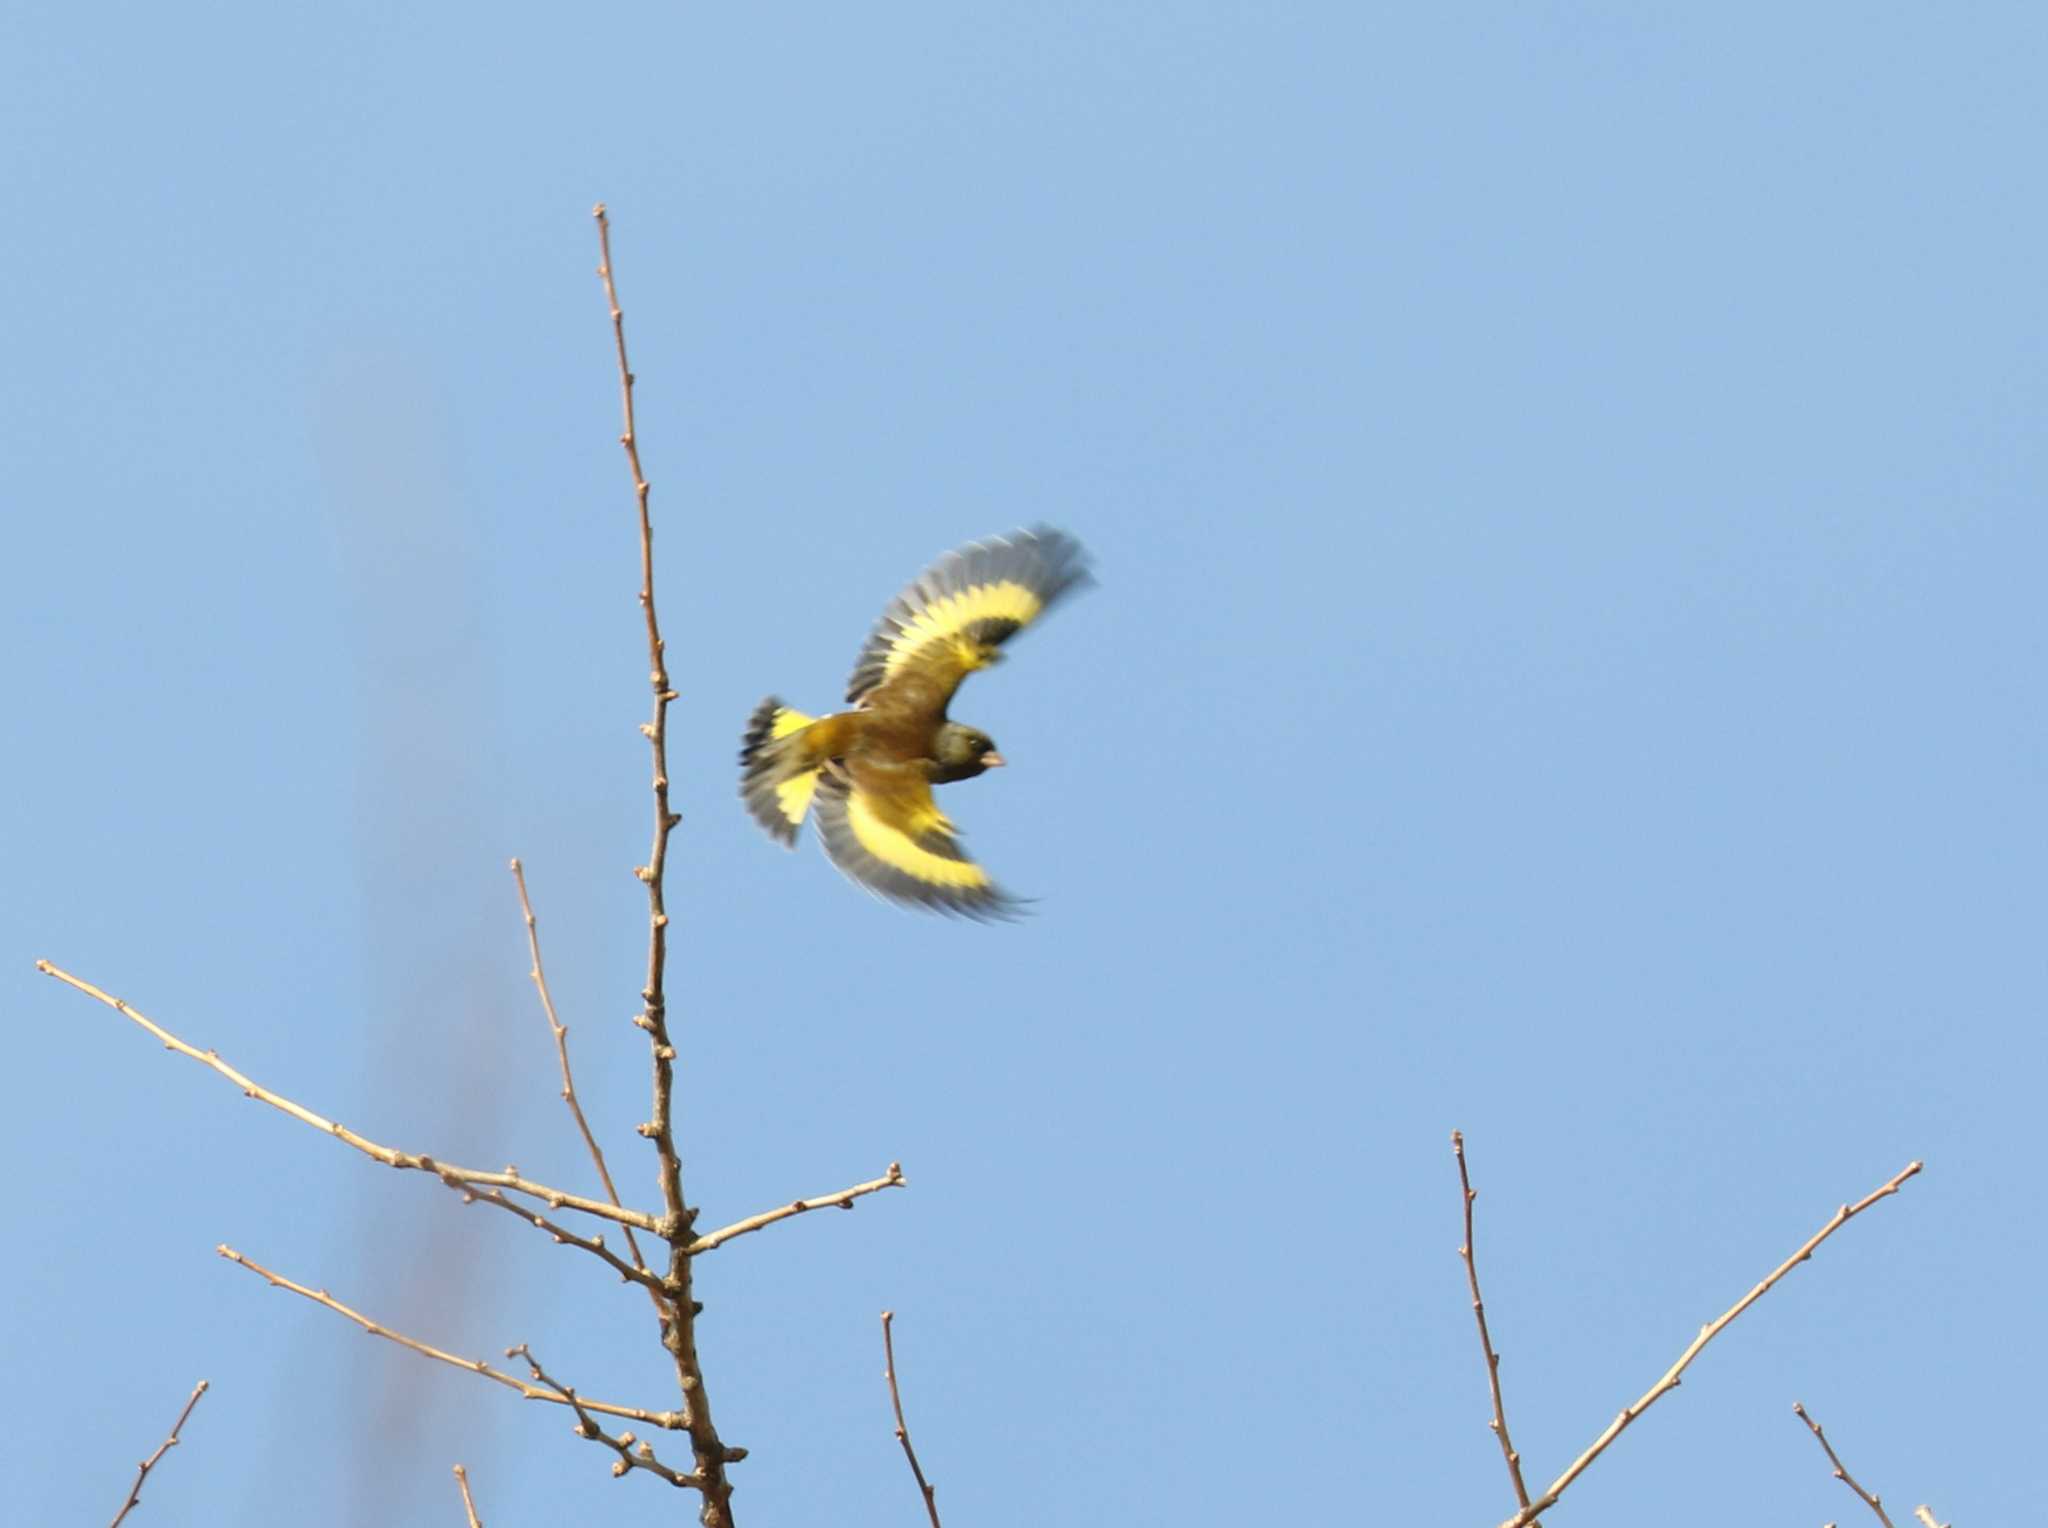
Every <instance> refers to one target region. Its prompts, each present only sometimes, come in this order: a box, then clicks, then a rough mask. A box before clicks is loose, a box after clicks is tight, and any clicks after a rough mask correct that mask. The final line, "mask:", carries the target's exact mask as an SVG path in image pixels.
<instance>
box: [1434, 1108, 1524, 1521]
mask: <svg viewBox="0 0 2048 1528" xmlns="http://www.w3.org/2000/svg"><path fill="white" fill-rule="evenodd" d="M1451 1154H1452V1155H1453V1156H1455V1157H1456V1158H1457V1159H1458V1188H1459V1189H1460V1191H1461V1193H1462V1197H1463V1200H1464V1206H1465V1242H1464V1245H1463V1246H1461V1247H1459V1248H1458V1256H1459V1257H1461V1258H1463V1259H1464V1260H1465V1280H1466V1282H1467V1283H1468V1284H1470V1285H1471V1286H1472V1319H1473V1320H1475V1321H1477V1322H1478V1323H1479V1351H1480V1352H1482V1353H1483V1354H1485V1355H1486V1385H1487V1388H1488V1389H1489V1390H1490V1391H1492V1392H1493V1421H1492V1422H1491V1423H1489V1424H1488V1425H1489V1426H1490V1427H1492V1429H1493V1436H1494V1439H1495V1440H1496V1441H1497V1442H1498V1443H1499V1444H1500V1451H1501V1454H1502V1456H1503V1457H1504V1458H1505V1459H1506V1460H1507V1462H1508V1479H1509V1480H1511V1481H1512V1482H1514V1487H1515V1501H1516V1503H1517V1504H1518V1505H1520V1506H1523V1507H1526V1506H1528V1505H1529V1487H1528V1486H1527V1485H1526V1484H1524V1482H1523V1480H1522V1456H1521V1455H1520V1454H1518V1453H1516V1452H1515V1445H1514V1441H1513V1440H1512V1439H1511V1438H1509V1437H1508V1414H1507V1409H1506V1408H1505V1407H1504V1406H1503V1405H1502V1404H1501V1395H1500V1354H1499V1353H1497V1352H1495V1351H1494V1347H1493V1335H1492V1334H1491V1333H1490V1332H1489V1331H1488V1330H1487V1329H1486V1302H1485V1301H1484V1300H1482V1299H1481V1298H1480V1296H1479V1265H1478V1263H1476V1262H1475V1261H1473V1256H1472V1201H1473V1200H1474V1199H1477V1198H1478V1197H1479V1194H1478V1191H1477V1190H1475V1189H1474V1188H1473V1187H1472V1179H1471V1176H1470V1174H1469V1173H1467V1171H1466V1170H1465V1136H1464V1132H1462V1131H1458V1130H1453V1131H1452V1132H1451Z"/></svg>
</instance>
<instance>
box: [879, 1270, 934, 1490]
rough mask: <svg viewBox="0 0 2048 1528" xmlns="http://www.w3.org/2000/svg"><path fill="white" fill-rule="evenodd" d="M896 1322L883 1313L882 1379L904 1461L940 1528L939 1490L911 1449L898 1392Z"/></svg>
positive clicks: (915, 1451)
mask: <svg viewBox="0 0 2048 1528" xmlns="http://www.w3.org/2000/svg"><path fill="white" fill-rule="evenodd" d="M895 1319H896V1312H894V1311H893V1310H885V1311H883V1312H882V1363H883V1368H882V1375H883V1377H884V1378H886V1379H887V1380H888V1381H889V1406H890V1408H891V1409H892V1410H893V1411H894V1412H895V1413H896V1441H897V1442H898V1443H900V1444H902V1445H903V1457H904V1458H905V1459H908V1460H909V1461H910V1474H911V1478H912V1479H914V1480H915V1481H916V1482H917V1489H918V1490H919V1491H920V1492H922V1493H923V1495H924V1510H925V1512H926V1514H927V1515H928V1516H929V1517H930V1518H931V1520H932V1528H940V1523H939V1503H938V1490H937V1488H936V1487H934V1486H933V1485H932V1483H931V1482H930V1481H928V1480H926V1479H925V1478H924V1470H923V1468H922V1467H921V1466H920V1465H919V1464H918V1462H917V1450H916V1449H914V1448H912V1447H911V1446H910V1424H909V1423H907V1422H905V1421H904V1420H903V1396H902V1393H901V1392H900V1391H898V1390H897V1388H896V1338H895V1336H894V1334H893V1333H892V1332H891V1331H890V1323H891V1322H893V1321H894V1320H895Z"/></svg>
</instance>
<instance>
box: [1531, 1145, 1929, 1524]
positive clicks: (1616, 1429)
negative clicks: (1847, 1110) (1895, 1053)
mask: <svg viewBox="0 0 2048 1528" xmlns="http://www.w3.org/2000/svg"><path fill="white" fill-rule="evenodd" d="M1923 1165H1924V1164H1922V1163H1919V1162H1908V1163H1907V1164H1906V1166H1905V1167H1904V1168H1903V1169H1902V1170H1901V1171H1900V1172H1898V1173H1897V1174H1895V1175H1894V1176H1893V1177H1891V1178H1889V1179H1887V1180H1886V1181H1885V1182H1884V1183H1882V1184H1880V1185H1879V1186H1878V1187H1877V1188H1874V1189H1872V1190H1871V1191H1870V1192H1869V1193H1868V1194H1865V1195H1864V1196H1863V1197H1862V1198H1861V1199H1859V1200H1857V1201H1856V1202H1855V1203H1854V1204H1845V1205H1843V1206H1842V1207H1841V1208H1840V1209H1839V1210H1837V1211H1835V1213H1834V1215H1833V1216H1832V1217H1831V1218H1830V1219H1829V1221H1828V1223H1827V1224H1826V1225H1824V1226H1822V1227H1821V1228H1820V1229H1819V1230H1818V1231H1816V1232H1814V1233H1813V1235H1811V1236H1809V1237H1808V1238H1807V1239H1806V1240H1805V1242H1804V1243H1802V1244H1801V1245H1800V1248H1799V1250H1798V1251H1797V1252H1794V1253H1793V1254H1792V1255H1791V1256H1790V1257H1788V1258H1786V1259H1785V1261H1784V1262H1782V1263H1780V1264H1779V1265H1778V1266H1777V1267H1776V1268H1774V1269H1773V1270H1772V1271H1771V1272H1770V1273H1769V1274H1768V1275H1767V1276H1766V1277H1765V1278H1764V1280H1763V1282H1761V1283H1760V1284H1758V1285H1757V1286H1756V1288H1754V1289H1752V1290H1751V1291H1750V1292H1749V1293H1748V1294H1746V1295H1744V1296H1743V1297H1742V1298H1741V1299H1740V1300H1737V1301H1736V1302H1735V1303H1734V1304H1733V1305H1732V1306H1730V1307H1729V1308H1728V1309H1727V1310H1725V1311H1723V1312H1722V1313H1721V1314H1720V1315H1719V1316H1717V1317H1716V1318H1715V1319H1714V1320H1712V1321H1710V1322H1708V1323H1707V1324H1706V1325H1705V1326H1703V1327H1701V1328H1700V1334H1699V1335H1698V1336H1697V1337H1695V1338H1693V1340H1692V1341H1691V1342H1690V1343H1689V1344H1688V1345H1687V1346H1686V1349H1685V1351H1684V1352H1683V1353H1680V1354H1679V1355H1678V1361H1677V1362H1676V1363H1674V1364H1673V1365H1672V1366H1671V1367H1670V1368H1668V1369H1666V1370H1665V1371H1664V1373H1663V1376H1662V1377H1661V1378H1659V1379H1658V1381H1657V1383H1656V1384H1654V1385H1652V1386H1651V1387H1650V1388H1649V1389H1648V1390H1645V1391H1644V1392H1643V1393H1642V1394H1641V1395H1640V1396H1638V1397H1636V1399H1635V1400H1634V1401H1632V1402H1631V1403H1630V1404H1629V1405H1627V1406H1625V1407H1624V1408H1622V1412H1621V1414H1620V1415H1619V1416H1617V1417H1616V1418H1615V1419H1614V1420H1613V1421H1612V1422H1610V1423H1608V1424H1607V1428H1606V1431H1604V1432H1602V1433H1601V1434H1600V1436H1599V1437H1597V1438H1595V1439H1594V1440H1593V1442H1592V1444H1591V1445H1590V1446H1589V1447H1588V1448H1587V1449H1586V1451H1585V1452H1584V1453H1583V1454H1581V1455H1579V1457H1578V1458H1576V1459H1574V1460H1573V1461H1572V1462H1571V1464H1570V1465H1569V1466H1568V1467H1567V1468H1566V1470H1565V1472H1564V1473H1563V1474H1562V1475H1560V1476H1558V1477H1557V1479H1556V1480H1554V1481H1552V1482H1551V1483H1550V1488H1549V1489H1548V1490H1546V1491H1545V1492H1544V1493H1543V1494H1542V1495H1541V1496H1539V1497H1538V1498H1536V1500H1535V1501H1533V1502H1531V1503H1530V1504H1529V1505H1528V1506H1526V1507H1524V1508H1523V1509H1522V1510H1521V1511H1519V1512H1517V1513H1516V1514H1515V1515H1514V1516H1513V1517H1511V1518H1508V1519H1507V1520H1506V1521H1505V1522H1503V1523H1502V1524H1501V1528H1526V1525H1527V1524H1529V1523H1531V1522H1533V1521H1535V1519H1536V1517H1537V1516H1538V1515H1539V1514H1541V1513H1544V1512H1548V1511H1549V1510H1550V1509H1551V1508H1552V1507H1553V1506H1555V1505H1556V1503H1557V1499H1558V1497H1560V1496H1562V1495H1563V1494H1564V1493H1565V1491H1566V1489H1567V1488H1568V1487H1569V1486H1570V1485H1571V1483H1572V1482H1573V1481H1575V1480H1577V1479H1578V1478H1579V1476H1580V1475H1582V1474H1584V1473H1585V1470H1586V1467H1587V1466H1588V1465H1590V1464H1591V1463H1592V1462H1593V1461H1594V1460H1595V1459H1598V1458H1599V1457H1600V1456H1601V1455H1602V1454H1603V1453H1605V1452H1606V1451H1607V1446H1608V1445H1609V1444H1611V1443H1612V1442H1613V1441H1614V1440H1615V1439H1616V1438H1618V1437H1620V1436H1621V1434H1622V1432H1623V1431H1624V1430H1625V1429H1626V1428H1627V1427H1628V1425H1629V1424H1630V1423H1631V1422H1633V1421H1635V1419H1636V1418H1637V1417H1639V1416H1641V1415H1642V1414H1643V1413H1644V1412H1645V1411H1648V1410H1649V1409H1650V1407H1652V1406H1653V1405H1655V1404H1656V1403H1657V1401H1658V1399H1659V1398H1660V1397H1661V1396H1663V1395H1664V1394H1666V1393H1667V1392H1668V1391H1672V1390H1676V1389H1677V1388H1678V1383H1679V1379H1680V1378H1681V1376H1683V1375H1684V1373H1685V1371H1686V1369H1687V1368H1688V1367H1690V1366H1691V1364H1692V1361H1693V1360H1694V1359H1695V1358H1697V1357H1699V1356H1700V1353H1701V1352H1702V1351H1703V1350H1704V1349H1705V1347H1706V1345H1707V1344H1708V1343H1710V1342H1712V1341H1713V1340H1714V1339H1715V1338H1716V1337H1718V1336H1720V1335H1721V1333H1722V1332H1723V1331H1724V1330H1725V1329H1726V1328H1727V1326H1728V1323H1729V1322H1731V1321H1733V1320H1734V1319H1735V1318H1736V1317H1737V1316H1739V1315H1741V1314H1742V1313H1743V1312H1744V1311H1746V1310H1748V1309H1749V1308H1750V1306H1752V1305H1754V1304H1756V1302H1757V1301H1758V1300H1761V1299H1762V1298H1763V1297H1764V1295H1765V1294H1767V1293H1768V1292H1769V1291H1770V1290H1771V1288H1772V1287H1773V1286H1774V1285H1776V1284H1777V1282H1778V1281H1779V1280H1780V1279H1782V1278H1784V1277H1785V1275H1786V1274H1788V1273H1790V1272H1791V1271H1792V1270H1793V1269H1794V1268H1796V1267H1798V1266H1799V1265H1800V1264H1801V1263H1803V1262H1805V1261H1806V1260H1807V1259H1808V1258H1810V1257H1812V1256H1813V1253H1814V1249H1815V1248H1816V1247H1818V1246H1819V1245H1820V1244H1821V1243H1822V1242H1824V1241H1826V1240H1827V1239H1828V1238H1829V1237H1830V1236H1833V1235H1834V1234H1835V1233H1836V1232H1837V1231H1839V1230H1841V1229H1842V1227H1843V1226H1845V1225H1847V1224H1848V1223H1849V1222H1850V1221H1851V1220H1853V1219H1854V1218H1855V1217H1856V1216H1858V1215H1860V1214H1862V1213H1863V1212H1864V1211H1865V1210H1867V1209H1869V1208H1870V1207H1871V1206H1872V1205H1873V1204H1876V1203H1877V1202H1878V1200H1880V1199H1884V1198H1888V1197H1889V1196H1891V1195H1893V1194H1896V1193H1897V1192H1898V1191H1899V1188H1900V1186H1901V1185H1902V1184H1904V1183H1905V1181H1906V1180H1907V1179H1908V1178H1911V1177H1912V1176H1913V1175H1914V1174H1915V1173H1917V1172H1919V1171H1920V1169H1921V1167H1922V1166H1923Z"/></svg>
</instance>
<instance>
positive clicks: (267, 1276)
mask: <svg viewBox="0 0 2048 1528" xmlns="http://www.w3.org/2000/svg"><path fill="white" fill-rule="evenodd" d="M213 1250H214V1251H216V1252H218V1253H219V1254H220V1255H221V1256H222V1257H224V1258H226V1259H227V1260H228V1261H229V1262H231V1263H234V1264H236V1265H237V1266H238V1267H242V1268H246V1269H248V1270H249V1271H250V1272H251V1273H253V1274H256V1275H257V1276H258V1277H260V1278H262V1279H264V1280H266V1281H267V1282H268V1283H269V1284H270V1286H271V1287H272V1288H273V1289H288V1290H290V1291H291V1292H292V1293H293V1294H295V1295H299V1296H302V1297H303V1298H305V1299H308V1300H311V1301H312V1302H313V1303H314V1304H315V1305H324V1306H326V1307H327V1308H328V1309H329V1310H331V1311H333V1312H334V1313H335V1314H336V1315H337V1316H343V1317H346V1318H347V1319H348V1320H350V1321H353V1322H354V1323H355V1324H356V1325H357V1326H359V1327H361V1328H362V1329H363V1330H364V1331H366V1332H368V1333H369V1334H370V1335H371V1336H372V1337H382V1338H384V1339H385V1340H386V1341H387V1342H395V1343H397V1344H398V1345H399V1346H400V1347H402V1348H410V1349H411V1350H412V1351H413V1352H415V1353H417V1354H419V1355H420V1356H421V1357H423V1358H431V1359H433V1360H434V1361H435V1362H437V1363H444V1364H448V1365H450V1366H451V1367H453V1368H457V1369H462V1370H464V1371H466V1372H468V1373H470V1374H480V1375H482V1376H483V1377H484V1378H485V1379H487V1380H489V1381H490V1382H491V1383H492V1384H494V1385H503V1386H504V1387H505V1388H506V1389H508V1390H516V1391H518V1392H519V1394H520V1396H521V1397H522V1398H523V1399H525V1400H529V1401H547V1402H550V1403H551V1404H554V1405H558V1406H560V1405H567V1404H568V1402H567V1401H566V1400H565V1399H564V1398H563V1396H561V1395H560V1394H559V1393H557V1392H556V1391H554V1390H546V1389H537V1388H536V1387H534V1386H532V1385H529V1384H527V1383H525V1382H524V1381H522V1380H519V1379H515V1378H514V1377H513V1376H511V1375H510V1374H507V1373H506V1372H505V1371H504V1370H502V1369H493V1368H492V1367H491V1366H490V1365H489V1364H487V1363H485V1362H484V1361H483V1360H482V1359H481V1358H464V1357H463V1356H462V1355H461V1354H459V1353H450V1352H447V1351H446V1350H444V1349H442V1348H437V1347H434V1346H432V1345H431V1344H428V1343H424V1342H421V1341H420V1340H419V1339H418V1338H417V1337H408V1336H406V1335H405V1333H403V1332H401V1331H397V1330H394V1329H393V1328H391V1327H388V1326H386V1325H384V1324H383V1323H382V1322H381V1321H373V1320H371V1319H370V1318H369V1317H368V1316H366V1315H364V1314H363V1313H362V1312H361V1311H359V1310H353V1309H351V1308H350V1307H348V1306H346V1305H343V1304H342V1303H341V1302H340V1301H339V1300H337V1299H335V1298H334V1296H333V1295H331V1294H329V1293H328V1292H327V1291H326V1290H324V1289H308V1288H307V1287H306V1286H305V1285H304V1284H298V1283H294V1282H293V1281H292V1280H290V1279H288V1278H286V1277H285V1276H284V1275H283V1274H281V1273H272V1272H271V1271H270V1270H269V1269H268V1268H265V1267H264V1266H263V1265H262V1264H261V1263H259V1262H257V1261H256V1260H255V1259H254V1258H251V1257H244V1256H243V1255H242V1254H241V1253H239V1252H237V1251H236V1250H235V1249H234V1248H233V1247H227V1246H221V1247H216V1248H214V1249H213ZM576 1404H577V1405H578V1406H579V1407H581V1408H582V1409H583V1410H586V1411H595V1412H601V1413H602V1414H604V1415H605V1416H608V1417H624V1418H625V1419H626V1420H627V1421H629V1422H639V1423H642V1424H643V1425H645V1426H648V1427H661V1428H666V1429H667V1430H668V1431H670V1432H680V1431H682V1430H683V1429H684V1428H686V1427H687V1426H688V1425H689V1419H688V1418H687V1417H685V1416H684V1415H683V1414H682V1413H681V1412H679V1411H648V1410H646V1409H644V1408H642V1407H639V1406H618V1405H614V1404H612V1403H611V1402H609V1401H590V1400H579V1401H578V1402H577V1403H576Z"/></svg>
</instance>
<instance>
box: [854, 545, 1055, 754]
mask: <svg viewBox="0 0 2048 1528" xmlns="http://www.w3.org/2000/svg"><path fill="white" fill-rule="evenodd" d="M1087 582H1088V567H1087V553H1085V552H1084V551H1082V550H1081V543H1080V542H1078V541H1076V540H1075V539H1074V538H1073V537H1072V536H1069V535H1067V534H1066V533H1064V532H1063V531H1056V530H1052V529H1050V528H1048V527H1046V526H1040V527H1038V528H1037V529H1036V530H1028V531H1018V532H1016V533H1015V534H1013V535H1009V536H995V537H991V538H990V539H989V540H987V541H976V542H972V543H970V544H969V545H967V546H964V547H961V548H960V549H959V550H958V551H957V552H948V553H947V554H946V555H945V556H944V557H941V558H940V559H939V560H938V561H937V562H935V563H933V564H932V565H931V566H930V567H929V568H927V569H925V570H924V572H922V573H920V574H919V575H918V576H917V578H916V579H915V580H913V581H912V583H911V584H910V586H909V587H908V588H906V589H905V590H904V591H903V592H902V593H901V594H899V595H897V596H896V598H895V599H894V600H892V601H891V602H890V604H889V608H888V609H887V610H885V611H883V612H882V618H881V620H880V621H878V622H877V623H876V624H875V629H874V632H873V633H872V634H871V635H870V636H869V637H868V640H867V645H866V646H865V647H863V648H862V649H861V650H860V658H859V661H857V662H856V663H855V664H854V666H853V677H852V678H851V679H849V680H848V681H847V682H846V698H847V699H848V700H850V701H858V702H862V703H864V704H867V705H870V706H875V705H881V704H885V703H887V702H889V701H894V702H895V703H896V704H898V705H900V706H903V707H904V708H906V709H909V710H914V711H919V712H925V713H928V714H930V715H932V716H935V717H936V716H943V715H945V712H946V705H947V703H948V702H949V701H951V700H952V698H953V692H954V691H955V690H957V689H959V688H960V681H961V680H963V679H965V678H966V677H967V676H968V675H969V674H971V673H973V672H974V671H975V670H976V669H979V668H986V667H988V665H989V664H991V663H993V662H995V661H996V656H997V654H996V649H997V648H998V647H1000V646H1001V645H1002V644H1003V643H1004V642H1007V641H1008V640H1009V639H1010V638H1011V637H1013V636H1015V635H1016V634H1017V633H1018V632H1019V631H1021V630H1023V629H1024V628H1025V627H1026V626H1029V625H1030V624H1031V623H1032V622H1033V621H1035V620H1037V619H1038V617H1039V616H1041V615H1043V614H1044V613H1045V612H1046V611H1047V610H1049V609H1050V608H1051V607H1052V605H1053V604H1054V602H1055V601H1057V600H1058V599H1059V598H1060V597H1061V596H1062V595H1064V594H1065V593H1067V591H1068V590H1070V589H1074V588H1077V587H1080V586H1082V585H1084V584H1086V583H1087ZM882 692H887V693H886V694H884V693H882Z"/></svg>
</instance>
